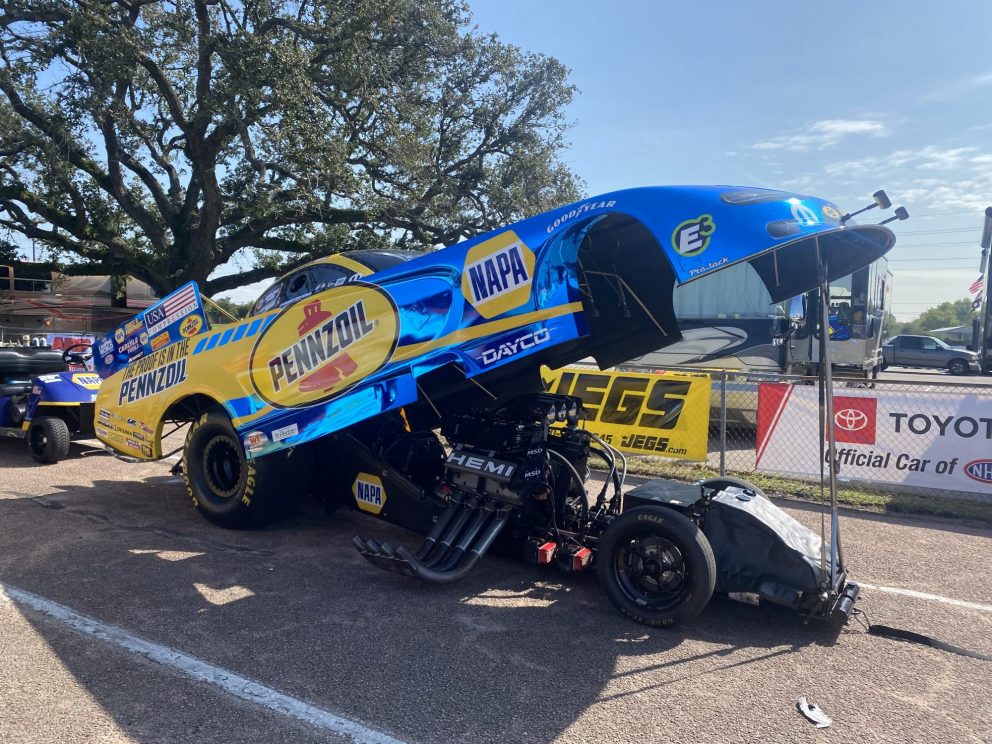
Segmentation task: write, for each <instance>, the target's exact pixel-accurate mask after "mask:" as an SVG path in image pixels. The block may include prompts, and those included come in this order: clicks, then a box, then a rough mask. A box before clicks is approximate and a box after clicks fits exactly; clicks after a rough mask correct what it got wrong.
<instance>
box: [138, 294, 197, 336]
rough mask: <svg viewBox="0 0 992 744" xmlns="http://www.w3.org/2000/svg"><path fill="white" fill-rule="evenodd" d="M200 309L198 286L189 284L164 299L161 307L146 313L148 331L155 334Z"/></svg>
mask: <svg viewBox="0 0 992 744" xmlns="http://www.w3.org/2000/svg"><path fill="white" fill-rule="evenodd" d="M199 309H200V303H199V300H198V299H197V297H196V286H195V285H193V284H187V285H186V286H185V287H183V288H181V289H179V290H178V291H176V292H175V293H173V294H172V295H170V296H168V297H166V298H165V299H164V300H162V305H161V307H156V308H152V309H151V310H148V311H147V312H146V313H145V325H147V326H148V333H150V334H152V335H155V334H156V333H158V332H159V331H162V330H165V329H166V328H167V327H168V326H171V325H172V324H173V323H176V322H178V321H180V320H182V319H183V318H185V317H186V316H187V315H189V314H190V313H193V312H196V311H197V310H199ZM153 311H155V312H153Z"/></svg>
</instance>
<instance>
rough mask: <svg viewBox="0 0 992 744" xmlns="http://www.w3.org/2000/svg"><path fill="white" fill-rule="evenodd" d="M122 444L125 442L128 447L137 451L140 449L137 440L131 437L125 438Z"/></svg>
mask: <svg viewBox="0 0 992 744" xmlns="http://www.w3.org/2000/svg"><path fill="white" fill-rule="evenodd" d="M124 444H126V445H127V446H128V447H130V448H131V449H133V450H138V451H139V452H140V451H141V445H140V444H139V443H138V442H136V441H134V440H133V439H125V440H124Z"/></svg>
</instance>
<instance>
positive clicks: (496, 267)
mask: <svg viewBox="0 0 992 744" xmlns="http://www.w3.org/2000/svg"><path fill="white" fill-rule="evenodd" d="M533 278H534V252H533V251H532V250H531V249H530V248H528V247H527V245H526V244H525V243H524V242H523V241H522V240H520V238H518V237H517V234H516V233H515V232H513V230H507V231H506V232H504V233H500V234H499V235H497V236H496V237H495V238H490V239H489V240H486V241H484V242H482V243H479V244H478V245H476V246H473V247H472V248H470V249H469V251H468V254H467V255H466V256H465V271H464V272H463V273H462V294H464V295H465V299H467V300H468V301H469V304H471V305H472V307H474V308H475V309H476V310H477V311H478V312H479V314H480V315H481V316H482V317H483V318H494V317H496V316H497V315H501V314H503V313H505V312H508V311H510V310H513V309H514V308H517V307H520V306H521V305H523V304H524V303H525V302H527V300H528V299H530V289H531V282H532V280H533Z"/></svg>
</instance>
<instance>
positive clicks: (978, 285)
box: [968, 276, 985, 294]
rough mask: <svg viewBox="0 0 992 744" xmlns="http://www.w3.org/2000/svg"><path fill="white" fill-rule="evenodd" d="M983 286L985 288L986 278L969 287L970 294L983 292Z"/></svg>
mask: <svg viewBox="0 0 992 744" xmlns="http://www.w3.org/2000/svg"><path fill="white" fill-rule="evenodd" d="M983 286H985V278H984V277H981V276H980V277H978V278H977V279H976V280H975V281H973V282H972V283H971V286H970V287H968V293H969V294H975V293H977V292H981V291H982V287H983Z"/></svg>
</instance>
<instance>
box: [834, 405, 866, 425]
mask: <svg viewBox="0 0 992 744" xmlns="http://www.w3.org/2000/svg"><path fill="white" fill-rule="evenodd" d="M834 423H835V424H836V425H837V428H838V429H843V430H844V431H861V430H862V429H864V428H865V427H866V426H868V416H866V415H865V412H864V411H859V410H858V409H857V408H845V409H844V410H842V411H837V413H835V414H834Z"/></svg>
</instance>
